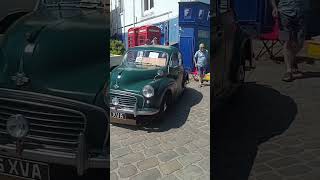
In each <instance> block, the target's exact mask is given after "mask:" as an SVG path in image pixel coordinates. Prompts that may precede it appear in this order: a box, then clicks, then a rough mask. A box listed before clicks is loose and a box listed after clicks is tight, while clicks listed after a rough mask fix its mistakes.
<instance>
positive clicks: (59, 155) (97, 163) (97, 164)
mask: <svg viewBox="0 0 320 180" xmlns="http://www.w3.org/2000/svg"><path fill="white" fill-rule="evenodd" d="M0 154H1V155H4V156H8V157H13V158H19V159H23V160H30V161H37V162H43V163H48V164H57V165H66V166H73V167H75V168H77V174H78V175H79V176H82V175H83V174H84V173H85V171H86V170H88V169H107V168H109V164H110V161H109V159H108V157H107V154H106V155H105V156H101V157H99V156H98V157H92V158H85V159H83V162H82V163H79V162H80V161H79V158H77V155H76V154H74V153H67V152H57V151H51V150H46V149H25V150H24V151H23V152H22V153H21V155H17V153H16V148H15V146H13V145H0Z"/></svg>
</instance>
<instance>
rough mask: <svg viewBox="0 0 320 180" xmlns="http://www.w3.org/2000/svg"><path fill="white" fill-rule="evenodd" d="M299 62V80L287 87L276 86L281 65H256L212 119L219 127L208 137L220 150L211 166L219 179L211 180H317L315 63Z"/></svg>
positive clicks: (319, 89) (318, 73)
mask: <svg viewBox="0 0 320 180" xmlns="http://www.w3.org/2000/svg"><path fill="white" fill-rule="evenodd" d="M300 59H301V63H300V64H299V66H300V67H301V70H302V71H304V72H305V76H304V77H303V78H301V79H297V80H295V81H294V82H291V83H285V82H282V81H281V77H282V75H283V73H284V72H285V71H284V70H285V69H284V64H283V63H280V64H277V63H275V62H273V61H270V60H269V59H267V60H264V59H262V60H260V61H259V62H257V66H256V69H255V70H254V71H253V72H251V73H250V74H249V76H248V79H247V84H246V85H245V86H244V88H243V89H242V91H240V92H239V94H238V95H237V97H236V98H235V99H234V100H233V101H232V102H231V104H230V106H229V105H228V106H226V107H224V108H225V110H224V112H222V113H220V114H219V113H218V115H217V117H218V118H219V119H220V120H221V121H222V120H223V121H224V122H218V121H215V122H214V124H215V126H216V127H217V128H216V130H217V132H216V134H215V133H213V137H214V138H216V139H214V141H215V142H216V146H219V147H222V148H220V149H218V150H217V151H216V153H217V154H216V156H217V158H216V159H215V158H214V159H215V160H216V161H214V163H213V166H216V165H217V167H216V168H217V169H216V171H215V172H218V170H220V172H223V173H224V174H219V173H217V176H220V177H223V176H224V177H226V178H224V179H233V180H236V179H241V180H242V179H247V178H248V176H249V174H250V178H249V180H319V179H320V131H319V127H320V118H319V117H320V81H319V78H320V61H312V60H311V59H307V58H300ZM220 120H219V121H220ZM219 129H221V130H219ZM226 129H228V132H226ZM213 132H215V129H214V130H213ZM214 147H215V145H214ZM213 156H214V157H216V156H215V154H214V155H213ZM251 169H252V171H250V170H251ZM231 172H232V173H233V174H234V175H233V177H231V175H228V174H231Z"/></svg>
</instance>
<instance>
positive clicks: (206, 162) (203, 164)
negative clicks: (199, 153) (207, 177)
mask: <svg viewBox="0 0 320 180" xmlns="http://www.w3.org/2000/svg"><path fill="white" fill-rule="evenodd" d="M199 166H200V167H201V168H202V169H203V170H205V171H207V172H210V159H202V160H201V161H200V162H199Z"/></svg>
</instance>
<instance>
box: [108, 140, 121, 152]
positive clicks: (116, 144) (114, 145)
mask: <svg viewBox="0 0 320 180" xmlns="http://www.w3.org/2000/svg"><path fill="white" fill-rule="evenodd" d="M119 148H121V144H120V143H115V142H112V143H111V142H110V151H113V150H115V149H119Z"/></svg>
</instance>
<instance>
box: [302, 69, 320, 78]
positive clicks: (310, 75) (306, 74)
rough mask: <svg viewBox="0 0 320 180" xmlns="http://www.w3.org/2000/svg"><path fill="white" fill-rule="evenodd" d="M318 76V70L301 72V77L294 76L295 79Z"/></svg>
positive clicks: (319, 74)
mask: <svg viewBox="0 0 320 180" xmlns="http://www.w3.org/2000/svg"><path fill="white" fill-rule="evenodd" d="M318 77H320V72H310V71H307V72H303V75H302V77H299V78H296V79H308V78H318Z"/></svg>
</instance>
